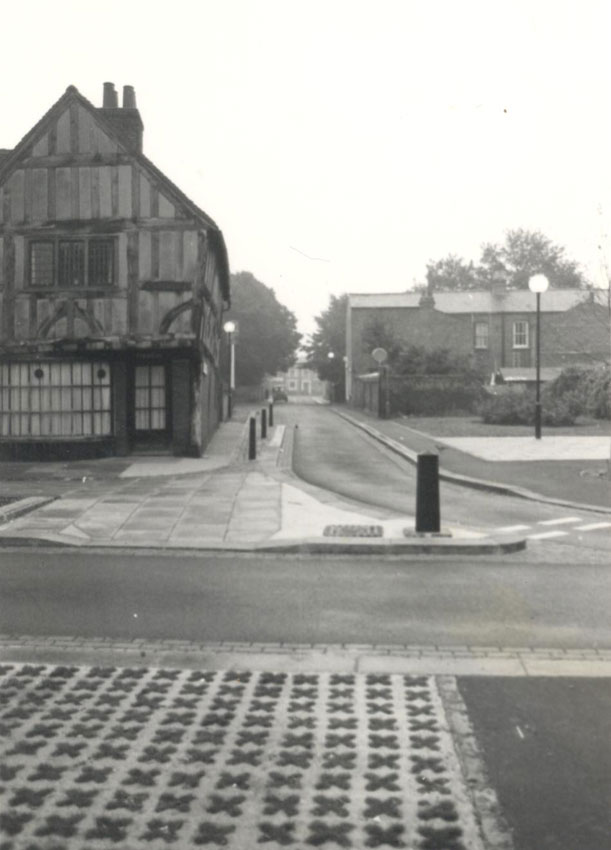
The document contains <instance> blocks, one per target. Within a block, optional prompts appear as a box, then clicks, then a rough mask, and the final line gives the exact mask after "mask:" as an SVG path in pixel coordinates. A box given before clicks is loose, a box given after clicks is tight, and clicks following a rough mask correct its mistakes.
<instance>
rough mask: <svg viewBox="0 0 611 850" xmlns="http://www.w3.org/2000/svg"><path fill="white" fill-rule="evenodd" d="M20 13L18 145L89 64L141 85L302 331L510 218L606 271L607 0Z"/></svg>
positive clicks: (6, 132)
mask: <svg viewBox="0 0 611 850" xmlns="http://www.w3.org/2000/svg"><path fill="white" fill-rule="evenodd" d="M3 17H4V22H5V26H4V32H5V35H6V37H5V38H4V39H3V47H2V67H3V70H4V74H3V78H4V85H3V87H2V89H1V90H0V115H1V116H2V121H1V123H0V147H7V148H10V147H13V146H14V145H15V144H16V143H17V142H18V141H19V140H20V139H21V138H22V136H23V135H25V133H26V132H27V131H28V130H29V129H30V128H31V127H32V126H33V124H34V123H35V122H36V121H37V120H38V119H39V118H40V117H41V115H42V114H43V113H44V112H45V111H46V110H47V109H48V108H49V107H50V106H51V105H52V104H53V103H54V102H55V101H56V100H57V99H58V98H59V97H60V96H61V94H62V93H63V92H64V90H65V88H66V87H67V86H68V85H70V84H73V85H75V86H76V87H77V88H78V89H79V91H80V92H81V93H82V94H83V95H85V97H87V98H88V99H89V100H91V101H92V102H93V103H94V105H96V106H101V102H102V84H103V82H104V81H107V80H108V81H111V82H114V83H115V85H116V87H117V89H118V90H119V91H121V89H122V86H123V85H125V84H131V85H133V86H134V87H135V89H136V96H137V101H138V107H139V109H140V112H141V115H142V118H143V121H144V125H145V131H144V133H145V134H144V151H145V153H146V154H147V156H149V158H150V159H152V160H153V162H155V164H156V165H157V166H158V167H159V168H161V169H162V171H164V172H165V173H166V174H167V175H168V177H170V178H171V179H172V180H174V181H175V182H176V183H177V184H178V185H179V186H180V188H181V189H183V191H184V192H185V193H186V194H187V195H189V196H190V197H191V198H192V199H193V200H194V201H195V202H196V203H197V204H199V205H200V206H201V207H202V208H203V209H204V210H205V211H206V212H207V213H208V214H209V215H211V216H212V218H214V219H215V221H217V223H218V224H219V226H220V227H221V228H222V230H223V232H224V235H225V239H226V241H227V246H228V250H229V260H230V265H231V269H232V271H241V270H247V271H251V272H252V273H253V274H254V275H255V276H256V277H257V278H258V279H259V280H261V281H263V282H264V283H266V284H267V285H268V286H271V287H272V288H273V289H274V290H275V292H276V296H277V297H278V299H279V300H280V301H281V302H282V303H284V304H286V306H287V307H289V309H291V310H293V311H294V312H295V313H296V315H297V317H298V319H299V326H300V329H301V330H302V331H303V332H310V331H312V330H313V328H314V323H313V316H314V315H317V314H319V313H320V312H321V311H322V310H324V309H325V308H326V306H327V304H328V300H329V295H330V294H335V295H340V294H341V293H343V292H392V291H401V290H404V289H407V288H410V287H411V286H412V285H413V283H414V282H423V281H424V278H425V271H426V264H427V262H428V261H429V260H436V259H440V258H441V257H444V256H446V255H447V254H448V253H455V254H458V255H460V256H463V257H464V258H465V259H473V260H477V259H478V257H479V249H480V246H481V244H482V243H483V242H489V241H492V242H500V241H502V240H503V235H504V231H505V230H506V229H508V228H515V227H525V228H529V229H537V230H541V231H543V233H545V234H546V235H547V236H548V237H549V238H551V239H552V240H553V241H554V242H557V243H559V244H561V245H563V246H564V247H565V248H566V250H567V253H568V255H569V256H570V257H571V258H572V259H574V260H576V261H577V262H579V263H580V264H581V265H582V267H583V268H584V270H585V271H586V273H587V274H588V275H589V276H590V278H591V279H592V280H593V281H594V282H595V283H596V284H597V285H602V284H603V276H602V273H601V252H600V250H599V248H598V246H599V245H600V244H601V234H602V235H603V240H602V241H603V243H604V246H605V253H606V256H607V261H608V263H609V264H610V265H611V240H610V239H609V235H608V234H609V233H611V168H610V166H609V161H610V152H611V121H610V117H609V116H610V112H609V110H610V106H611V60H610V58H609V36H610V33H611V26H610V25H611V3H609V2H608V0H524V2H523V0H509V1H508V0H198V2H189V0H173V2H171V3H152V2H150V0H147V2H141V1H140V0H131V1H130V2H128V0H121V2H116V0H106V2H104V3H101V4H88V3H84V2H82V0H79V2H56V3H49V2H48V0H44V2H40V0H35V1H34V2H30V3H27V4H25V3H23V4H19V5H18V4H11V5H10V9H9V10H5V11H4V16H3ZM9 34H10V35H9ZM605 234H606V236H605ZM311 258H313V259H311Z"/></svg>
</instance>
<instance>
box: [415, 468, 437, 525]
mask: <svg viewBox="0 0 611 850" xmlns="http://www.w3.org/2000/svg"><path fill="white" fill-rule="evenodd" d="M439 523H440V516H439V455H437V454H425V453H423V454H419V455H418V477H417V482H416V532H433V533H439V530H440V524H439Z"/></svg>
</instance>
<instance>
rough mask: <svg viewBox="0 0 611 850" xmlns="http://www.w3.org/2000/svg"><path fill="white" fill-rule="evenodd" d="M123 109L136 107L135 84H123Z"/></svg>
mask: <svg viewBox="0 0 611 850" xmlns="http://www.w3.org/2000/svg"><path fill="white" fill-rule="evenodd" d="M123 109H136V92H135V90H134V87H133V86H123Z"/></svg>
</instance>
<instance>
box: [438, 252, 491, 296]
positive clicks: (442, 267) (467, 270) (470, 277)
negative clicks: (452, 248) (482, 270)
mask: <svg viewBox="0 0 611 850" xmlns="http://www.w3.org/2000/svg"><path fill="white" fill-rule="evenodd" d="M426 281H427V284H428V290H429V292H435V291H436V290H437V291H439V292H443V291H444V290H448V289H449V290H454V289H460V290H468V289H479V287H480V281H479V278H478V276H477V271H476V269H475V266H474V265H473V263H472V262H469V263H467V262H465V260H463V259H462V258H461V257H457V256H456V255H455V254H448V256H447V257H444V258H443V259H441V260H437V262H435V263H432V262H431V263H428V265H427V267H426Z"/></svg>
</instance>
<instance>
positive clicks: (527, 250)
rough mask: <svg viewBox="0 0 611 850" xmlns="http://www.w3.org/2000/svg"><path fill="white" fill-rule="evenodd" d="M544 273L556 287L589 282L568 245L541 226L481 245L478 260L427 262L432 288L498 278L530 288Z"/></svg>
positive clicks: (474, 285)
mask: <svg viewBox="0 0 611 850" xmlns="http://www.w3.org/2000/svg"><path fill="white" fill-rule="evenodd" d="M538 273H542V274H544V275H546V276H547V277H548V278H549V282H550V286H551V287H552V288H553V289H587V288H588V287H589V282H588V280H587V279H586V277H585V276H584V274H583V273H582V272H581V270H580V269H579V266H578V264H577V263H576V262H574V261H573V260H571V259H569V258H568V257H567V256H566V254H565V249H564V248H563V247H561V246H560V245H555V244H554V243H553V242H552V241H551V239H548V238H547V236H545V235H544V234H543V233H540V232H539V231H538V230H525V229H523V228H518V229H516V230H508V231H507V233H506V234H505V241H504V242H503V243H501V244H495V243H486V244H484V245H482V249H481V256H480V259H479V262H478V263H477V265H476V264H474V263H473V262H467V261H466V260H464V259H462V258H461V257H457V256H455V255H454V254H448V256H447V257H444V258H442V259H440V260H436V261H431V262H430V263H428V265H427V270H426V278H427V284H428V287H429V289H430V290H431V291H443V290H461V291H465V290H470V289H487V288H488V287H489V286H490V285H491V283H493V282H494V281H495V280H496V279H497V278H498V279H500V280H504V281H505V283H506V285H507V287H508V288H509V289H528V281H529V278H530V277H531V276H532V275H534V274H538Z"/></svg>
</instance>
